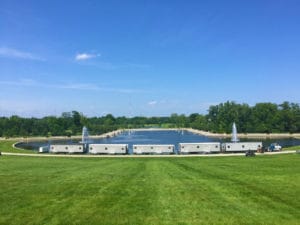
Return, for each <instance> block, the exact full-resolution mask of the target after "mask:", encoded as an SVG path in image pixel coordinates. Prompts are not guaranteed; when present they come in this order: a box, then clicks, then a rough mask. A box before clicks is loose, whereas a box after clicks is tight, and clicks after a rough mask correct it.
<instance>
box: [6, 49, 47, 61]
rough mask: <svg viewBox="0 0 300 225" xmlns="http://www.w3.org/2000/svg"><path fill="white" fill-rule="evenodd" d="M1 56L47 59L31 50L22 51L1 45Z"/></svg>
mask: <svg viewBox="0 0 300 225" xmlns="http://www.w3.org/2000/svg"><path fill="white" fill-rule="evenodd" d="M0 56H2V57H6V58H15V59H27V60H37V61H45V59H43V58H41V57H39V56H37V55H35V54H33V53H31V52H24V51H20V50H18V49H13V48H6V47H0Z"/></svg>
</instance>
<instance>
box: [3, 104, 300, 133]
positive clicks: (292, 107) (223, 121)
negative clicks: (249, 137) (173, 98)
mask: <svg viewBox="0 0 300 225" xmlns="http://www.w3.org/2000/svg"><path fill="white" fill-rule="evenodd" d="M233 122H235V123H236V125H237V129H238V132H240V133H253V132H259V133H280V132H289V133H296V132H300V107H299V104H296V103H290V102H283V103H282V104H274V103H257V104H256V105H254V106H249V105H248V104H238V103H235V102H232V101H231V102H230V101H227V102H225V103H221V104H218V105H213V106H210V107H209V109H208V113H207V114H206V115H203V114H199V113H193V114H190V115H184V114H181V115H178V114H176V113H173V114H171V115H170V116H168V117H142V116H136V117H132V118H127V117H125V116H122V117H114V116H113V115H112V114H107V115H106V116H102V117H89V118H88V117H86V116H84V115H83V114H82V113H79V112H77V111H72V112H64V113H62V114H61V116H59V117H57V116H47V117H44V118H22V117H19V116H16V115H14V116H11V117H0V137H7V138H8V137H30V136H47V137H50V136H73V135H79V134H81V130H82V127H83V126H86V127H88V130H89V132H90V134H94V135H95V134H102V133H106V132H109V131H112V130H116V129H130V128H145V127H161V128H183V127H191V128H194V129H199V130H205V131H210V132H217V133H230V132H231V127H232V123H233Z"/></svg>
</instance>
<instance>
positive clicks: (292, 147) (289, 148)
mask: <svg viewBox="0 0 300 225" xmlns="http://www.w3.org/2000/svg"><path fill="white" fill-rule="evenodd" d="M282 150H283V151H285V150H286V151H288V150H300V145H296V146H291V147H285V148H283V149H282Z"/></svg>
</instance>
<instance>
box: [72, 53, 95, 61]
mask: <svg viewBox="0 0 300 225" xmlns="http://www.w3.org/2000/svg"><path fill="white" fill-rule="evenodd" d="M99 56H101V54H91V53H77V54H76V56H75V60H76V61H84V60H88V59H92V58H96V57H99Z"/></svg>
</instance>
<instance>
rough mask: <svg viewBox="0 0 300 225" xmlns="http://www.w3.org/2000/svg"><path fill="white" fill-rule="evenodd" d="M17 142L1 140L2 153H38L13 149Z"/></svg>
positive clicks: (0, 149)
mask: <svg viewBox="0 0 300 225" xmlns="http://www.w3.org/2000/svg"><path fill="white" fill-rule="evenodd" d="M16 142H17V141H15V140H14V141H12V140H1V141H0V152H14V153H31V154H32V153H37V152H36V151H32V150H22V149H16V148H13V144H15V143H16Z"/></svg>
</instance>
